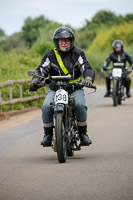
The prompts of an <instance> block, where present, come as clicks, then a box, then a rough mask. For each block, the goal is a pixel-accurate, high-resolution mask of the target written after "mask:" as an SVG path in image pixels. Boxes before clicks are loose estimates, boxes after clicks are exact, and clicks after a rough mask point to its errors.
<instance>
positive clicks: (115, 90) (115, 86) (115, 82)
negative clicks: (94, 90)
mask: <svg viewBox="0 0 133 200" xmlns="http://www.w3.org/2000/svg"><path fill="white" fill-rule="evenodd" d="M117 105H118V80H116V79H114V80H113V106H117Z"/></svg>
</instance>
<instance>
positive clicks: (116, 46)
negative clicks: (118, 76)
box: [103, 40, 133, 98]
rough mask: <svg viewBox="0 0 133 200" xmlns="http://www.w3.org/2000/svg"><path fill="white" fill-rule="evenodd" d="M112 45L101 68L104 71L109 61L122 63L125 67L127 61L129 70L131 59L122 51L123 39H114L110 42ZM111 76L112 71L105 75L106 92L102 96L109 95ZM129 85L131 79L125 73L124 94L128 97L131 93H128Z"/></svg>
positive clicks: (131, 65) (131, 63)
mask: <svg viewBox="0 0 133 200" xmlns="http://www.w3.org/2000/svg"><path fill="white" fill-rule="evenodd" d="M112 47H113V50H114V51H113V52H111V53H110V54H109V55H108V57H107V59H106V60H105V61H104V64H103V70H104V71H106V70H107V67H108V65H109V64H110V62H113V63H124V69H125V67H126V61H128V63H129V64H130V68H131V70H132V69H133V60H132V58H131V56H130V55H129V54H128V53H127V52H125V51H124V49H123V41H121V40H114V42H113V43H112ZM111 76H112V72H110V73H108V74H107V75H106V89H107V91H106V93H105V95H104V97H109V96H110V84H111V79H110V77H111ZM130 85H131V79H130V77H129V75H128V74H126V77H125V86H126V95H127V97H128V98H130V97H131V93H130Z"/></svg>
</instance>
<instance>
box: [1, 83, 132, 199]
mask: <svg viewBox="0 0 133 200" xmlns="http://www.w3.org/2000/svg"><path fill="white" fill-rule="evenodd" d="M104 92H105V88H103V87H98V90H97V92H96V93H94V94H91V95H86V103H87V106H88V134H89V136H90V138H91V139H92V141H93V144H92V145H91V146H90V147H83V148H82V149H81V151H78V152H75V155H74V156H73V157H71V158H68V160H67V162H66V163H64V164H59V163H58V161H57V156H56V153H55V152H53V150H52V149H51V148H42V147H41V146H40V140H41V139H42V137H43V132H42V122H41V116H40V117H37V118H35V119H33V120H30V121H28V122H26V123H23V124H21V125H18V126H16V127H12V128H9V129H5V130H3V131H0V200H30V199H31V200H52V199H54V200H62V199H64V200H78V199H80V200H81V199H83V200H84V199H87V200H132V199H133V97H132V98H130V99H126V101H124V102H122V105H121V106H118V107H113V105H112V99H111V98H103V94H104ZM86 93H88V90H87V91H86ZM132 94H133V91H132ZM20 117H21V116H20Z"/></svg>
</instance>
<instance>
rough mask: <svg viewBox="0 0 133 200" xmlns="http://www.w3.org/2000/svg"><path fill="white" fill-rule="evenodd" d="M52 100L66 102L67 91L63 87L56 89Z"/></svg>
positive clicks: (56, 102)
mask: <svg viewBox="0 0 133 200" xmlns="http://www.w3.org/2000/svg"><path fill="white" fill-rule="evenodd" d="M54 102H55V104H58V103H63V104H68V93H67V92H66V91H65V90H63V89H60V90H57V91H56V93H55V97H54Z"/></svg>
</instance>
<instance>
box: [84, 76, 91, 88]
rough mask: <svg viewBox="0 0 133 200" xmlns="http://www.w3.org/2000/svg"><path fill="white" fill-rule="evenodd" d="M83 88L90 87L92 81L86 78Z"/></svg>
mask: <svg viewBox="0 0 133 200" xmlns="http://www.w3.org/2000/svg"><path fill="white" fill-rule="evenodd" d="M84 86H85V87H91V86H92V80H91V78H90V77H88V76H87V77H86V78H85V80H84Z"/></svg>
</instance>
